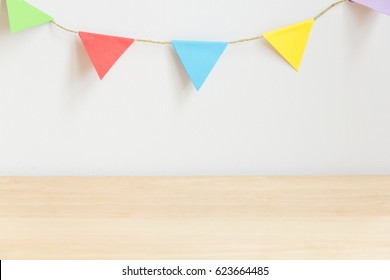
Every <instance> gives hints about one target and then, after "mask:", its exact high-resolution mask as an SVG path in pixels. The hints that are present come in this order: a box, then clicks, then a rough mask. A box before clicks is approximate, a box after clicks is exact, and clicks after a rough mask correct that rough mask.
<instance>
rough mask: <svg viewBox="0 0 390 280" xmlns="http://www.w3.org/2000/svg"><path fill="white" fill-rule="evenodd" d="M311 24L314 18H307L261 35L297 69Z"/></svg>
mask: <svg viewBox="0 0 390 280" xmlns="http://www.w3.org/2000/svg"><path fill="white" fill-rule="evenodd" d="M313 24H314V19H309V20H306V21H302V22H299V23H296V24H294V25H290V26H287V27H284V28H281V29H278V30H275V31H271V32H267V33H265V34H263V36H264V38H265V39H266V40H267V41H268V42H269V43H270V44H271V45H272V46H273V47H274V48H275V49H276V50H277V51H278V52H279V53H280V54H281V55H282V56H283V57H284V58H285V59H286V60H287V62H288V63H290V64H291V66H292V67H294V68H295V70H297V71H298V70H299V67H300V66H301V61H302V58H303V54H304V52H305V48H306V45H307V42H308V40H309V36H310V32H311V29H312V27H313Z"/></svg>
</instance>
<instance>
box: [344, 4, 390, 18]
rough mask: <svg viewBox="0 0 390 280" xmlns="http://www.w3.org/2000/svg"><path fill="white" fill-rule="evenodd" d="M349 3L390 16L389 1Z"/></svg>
mask: <svg viewBox="0 0 390 280" xmlns="http://www.w3.org/2000/svg"><path fill="white" fill-rule="evenodd" d="M350 1H351V2H354V3H357V4H360V5H363V6H366V7H368V8H371V9H373V10H375V11H378V12H380V13H383V14H385V15H388V16H390V0H350Z"/></svg>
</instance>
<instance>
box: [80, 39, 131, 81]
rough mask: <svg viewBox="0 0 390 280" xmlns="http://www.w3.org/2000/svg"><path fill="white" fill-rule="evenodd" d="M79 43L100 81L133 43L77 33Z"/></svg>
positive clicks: (128, 40) (127, 40)
mask: <svg viewBox="0 0 390 280" xmlns="http://www.w3.org/2000/svg"><path fill="white" fill-rule="evenodd" d="M79 36H80V38H81V41H82V42H83V44H84V47H85V49H86V50H87V52H88V55H89V57H90V59H91V61H92V64H93V65H94V67H95V69H96V72H97V73H98V75H99V77H100V79H101V80H102V79H103V78H104V76H105V75H106V74H107V73H108V71H109V70H110V69H111V67H112V66H113V65H114V64H115V62H116V61H117V60H118V59H119V58H120V57H121V56H122V55H123V53H124V52H125V51H126V50H127V49H128V48H129V47H130V46H131V45H132V44H133V43H134V39H131V38H123V37H115V36H108V35H101V34H94V33H87V32H79Z"/></svg>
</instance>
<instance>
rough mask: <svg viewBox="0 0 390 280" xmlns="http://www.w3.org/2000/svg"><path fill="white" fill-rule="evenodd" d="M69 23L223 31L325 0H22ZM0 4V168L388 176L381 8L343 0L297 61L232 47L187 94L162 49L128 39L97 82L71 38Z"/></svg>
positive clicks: (94, 27)
mask: <svg viewBox="0 0 390 280" xmlns="http://www.w3.org/2000/svg"><path fill="white" fill-rule="evenodd" d="M3 2H4V1H3ZM30 2H31V3H33V4H34V5H35V6H37V7H40V8H41V9H42V10H44V11H46V12H47V13H49V14H50V15H52V16H54V17H55V19H56V20H57V21H58V22H59V23H61V24H63V25H66V26H68V27H71V28H76V29H78V30H82V31H90V32H98V33H106V34H107V33H108V34H112V35H120V36H128V37H133V36H134V37H144V38H152V39H162V40H166V39H168V40H169V39H193V40H234V39H239V38H241V37H247V36H255V35H258V34H261V33H263V32H265V31H270V30H272V29H275V28H279V27H282V26H285V25H288V24H291V23H295V22H297V21H301V20H305V19H307V18H309V17H312V16H314V15H316V14H317V13H318V12H320V11H321V10H322V9H323V8H325V7H326V6H327V5H329V4H331V3H332V2H333V0H326V1H324V0H315V1H313V0H294V1H289V0H272V1H269V0H267V1H264V0H263V1H259V0H245V1H238V0H213V1H210V0H165V1H161V0H147V1H146V0H143V1H141V0H110V1H96V0H77V1H76V0H50V1H49V0H30ZM4 6H5V5H4V3H2V7H1V12H0V175H277V174H282V175H288V174H293V175H317V174H324V175H326V174H333V175H338V174H390V126H389V122H390V90H389V79H390V75H389V74H390V71H389V65H390V55H389V50H390V36H389V34H390V18H389V17H386V16H384V15H380V14H378V13H374V12H370V11H368V10H367V9H364V8H361V7H358V6H356V5H354V4H348V3H347V4H343V5H342V6H340V7H338V8H336V9H335V10H333V11H332V12H330V13H329V14H328V15H326V16H325V17H323V18H321V19H320V20H319V21H318V22H316V24H315V26H314V29H313V32H312V36H311V38H310V42H309V45H308V48H307V51H306V54H305V58H304V60H303V63H302V68H301V71H300V72H299V73H296V72H295V71H294V70H293V69H292V68H291V67H290V66H289V65H288V64H287V63H285V62H284V61H283V60H282V59H281V58H280V57H279V56H278V55H277V54H276V52H275V51H273V50H272V49H271V48H270V47H269V46H268V45H267V44H266V43H265V42H251V43H246V44H241V45H235V46H230V47H229V48H228V49H227V51H226V52H225V54H224V55H223V57H222V58H221V60H220V62H219V63H218V64H217V66H216V68H215V69H214V71H213V72H212V74H211V76H210V78H209V79H208V80H207V81H206V83H205V85H204V87H203V88H202V90H201V91H200V92H199V93H196V91H195V90H194V88H193V86H192V84H191V82H190V80H189V79H188V78H187V76H186V74H185V71H184V69H183V67H182V66H181V64H180V62H179V60H178V59H177V58H176V56H175V54H174V52H173V50H172V47H170V46H156V45H145V44H134V45H133V46H132V47H131V48H130V49H129V50H128V52H126V54H125V55H124V56H123V57H122V59H121V60H120V61H119V62H118V63H117V64H116V65H115V66H114V68H113V69H112V70H111V71H110V72H109V74H108V75H107V76H106V78H105V79H104V80H103V81H99V79H98V77H97V75H96V73H95V72H94V69H93V68H92V65H91V63H90V61H89V58H88V57H87V54H86V52H85V50H84V49H83V47H82V45H81V43H80V42H79V40H78V38H77V36H74V35H72V34H69V33H66V32H63V31H61V30H59V29H57V28H55V27H54V26H52V25H50V24H48V25H45V26H42V27H38V28H35V29H32V30H29V31H25V32H21V33H17V34H10V33H9V32H8V23H7V17H6V9H5V7H4Z"/></svg>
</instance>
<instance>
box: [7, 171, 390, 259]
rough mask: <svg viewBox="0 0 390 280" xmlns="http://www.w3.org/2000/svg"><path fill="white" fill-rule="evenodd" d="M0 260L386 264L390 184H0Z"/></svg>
mask: <svg viewBox="0 0 390 280" xmlns="http://www.w3.org/2000/svg"><path fill="white" fill-rule="evenodd" d="M0 259H3V260H4V259H93V260H94V259H128V260H131V259H390V177H386V176H385V177H112V178H107V177H104V178H100V177H93V178H86V177H78V178H74V177H66V178H59V177H52V178H46V177H45V178H42V177H35V178H28V177H14V178H10V177H0Z"/></svg>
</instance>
